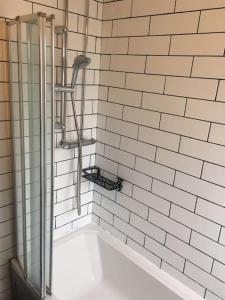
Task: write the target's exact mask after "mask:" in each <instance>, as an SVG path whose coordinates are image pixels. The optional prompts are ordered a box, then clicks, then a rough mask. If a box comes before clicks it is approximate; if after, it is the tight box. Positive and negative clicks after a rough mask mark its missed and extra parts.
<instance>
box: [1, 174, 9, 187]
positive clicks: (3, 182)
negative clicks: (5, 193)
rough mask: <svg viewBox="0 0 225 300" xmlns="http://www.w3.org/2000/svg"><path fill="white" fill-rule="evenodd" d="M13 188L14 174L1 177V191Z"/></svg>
mask: <svg viewBox="0 0 225 300" xmlns="http://www.w3.org/2000/svg"><path fill="white" fill-rule="evenodd" d="M11 187H12V174H4V175H0V191H2V190H7V189H10V188H11Z"/></svg>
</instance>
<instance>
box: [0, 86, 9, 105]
mask: <svg viewBox="0 0 225 300" xmlns="http://www.w3.org/2000/svg"><path fill="white" fill-rule="evenodd" d="M0 101H9V89H8V83H6V82H0Z"/></svg>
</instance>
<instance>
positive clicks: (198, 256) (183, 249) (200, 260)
mask: <svg viewBox="0 0 225 300" xmlns="http://www.w3.org/2000/svg"><path fill="white" fill-rule="evenodd" d="M166 247H168V248H169V249H171V250H172V251H174V252H176V253H177V254H179V255H181V256H182V257H184V258H185V259H187V260H188V261H190V262H192V263H193V264H195V265H197V266H199V267H200V268H202V269H203V270H205V271H206V272H208V273H210V271H211V268H212V263H213V259H212V258H211V257H209V256H207V255H205V254H204V253H202V252H200V251H199V250H197V249H195V248H193V247H191V246H190V245H188V244H186V243H184V242H182V241H181V240H178V239H177V238H175V237H174V236H172V235H169V234H168V235H167V237H166Z"/></svg>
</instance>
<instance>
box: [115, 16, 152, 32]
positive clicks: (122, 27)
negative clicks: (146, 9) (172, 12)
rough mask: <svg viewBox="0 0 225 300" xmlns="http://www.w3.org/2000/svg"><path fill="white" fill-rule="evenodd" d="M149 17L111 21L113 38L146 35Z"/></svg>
mask: <svg viewBox="0 0 225 300" xmlns="http://www.w3.org/2000/svg"><path fill="white" fill-rule="evenodd" d="M149 23H150V17H141V18H129V19H120V20H114V21H113V31H112V35H113V36H141V35H148V32H149Z"/></svg>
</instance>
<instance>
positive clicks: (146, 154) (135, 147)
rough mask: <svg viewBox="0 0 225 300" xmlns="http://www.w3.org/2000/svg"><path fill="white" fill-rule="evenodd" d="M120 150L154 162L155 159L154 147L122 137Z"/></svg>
mask: <svg viewBox="0 0 225 300" xmlns="http://www.w3.org/2000/svg"><path fill="white" fill-rule="evenodd" d="M120 149H122V150H124V151H127V152H129V153H132V154H135V155H137V156H140V157H143V158H146V159H149V160H154V158H155V152H156V147H155V146H152V145H148V144H146V143H142V142H140V141H136V140H133V139H129V138H127V137H124V136H122V137H121V143H120Z"/></svg>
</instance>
